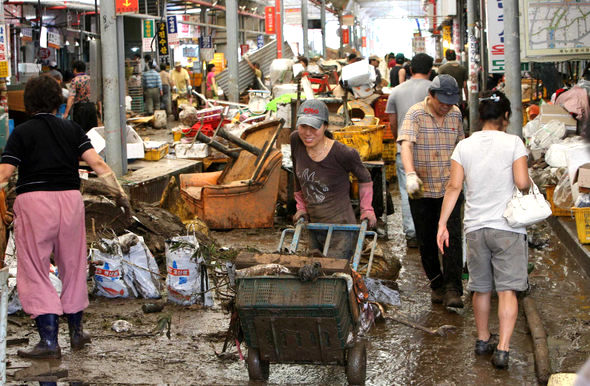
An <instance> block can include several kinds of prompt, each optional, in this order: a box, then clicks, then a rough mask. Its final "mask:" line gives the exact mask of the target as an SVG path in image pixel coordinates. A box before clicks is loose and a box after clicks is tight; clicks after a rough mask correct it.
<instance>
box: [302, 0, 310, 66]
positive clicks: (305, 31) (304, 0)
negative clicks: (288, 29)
mask: <svg viewBox="0 0 590 386" xmlns="http://www.w3.org/2000/svg"><path fill="white" fill-rule="evenodd" d="M301 24H303V56H305V57H306V58H309V41H308V32H309V30H308V27H309V25H308V22H307V0H301Z"/></svg>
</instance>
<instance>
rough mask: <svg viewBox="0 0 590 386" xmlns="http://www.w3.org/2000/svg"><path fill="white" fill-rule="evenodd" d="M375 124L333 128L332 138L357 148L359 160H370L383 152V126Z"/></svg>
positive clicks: (377, 157) (377, 120)
mask: <svg viewBox="0 0 590 386" xmlns="http://www.w3.org/2000/svg"><path fill="white" fill-rule="evenodd" d="M375 120H376V122H377V123H376V124H375V125H370V126H347V127H345V128H343V129H341V130H335V131H333V132H332V134H334V139H335V140H337V141H339V142H342V143H343V144H345V145H347V146H350V147H352V148H355V149H357V150H358V152H359V154H360V156H361V160H363V161H370V160H375V159H379V158H381V155H382V154H383V128H384V127H385V126H383V125H379V124H378V122H379V119H377V118H375Z"/></svg>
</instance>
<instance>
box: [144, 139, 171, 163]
mask: <svg viewBox="0 0 590 386" xmlns="http://www.w3.org/2000/svg"><path fill="white" fill-rule="evenodd" d="M166 154H168V144H167V143H166V144H164V145H162V146H160V147H157V148H153V149H147V150H146V151H145V157H143V159H145V160H146V161H159V160H161V159H162V158H163V157H164V156H165V155H166Z"/></svg>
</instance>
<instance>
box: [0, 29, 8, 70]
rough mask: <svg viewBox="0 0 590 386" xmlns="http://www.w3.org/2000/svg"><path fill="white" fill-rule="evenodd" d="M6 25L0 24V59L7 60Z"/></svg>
mask: <svg viewBox="0 0 590 386" xmlns="http://www.w3.org/2000/svg"><path fill="white" fill-rule="evenodd" d="M6 32H7V31H6V25H4V24H0V61H7V60H8V40H6V36H7V33H6Z"/></svg>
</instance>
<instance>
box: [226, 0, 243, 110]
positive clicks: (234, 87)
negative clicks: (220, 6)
mask: <svg viewBox="0 0 590 386" xmlns="http://www.w3.org/2000/svg"><path fill="white" fill-rule="evenodd" d="M225 6H226V12H225V26H226V28H227V30H226V31H227V69H228V70H229V82H228V88H229V90H228V99H229V100H230V102H237V101H238V99H239V98H240V91H239V90H240V88H239V85H238V82H239V71H238V34H239V31H238V0H226V2H225Z"/></svg>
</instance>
